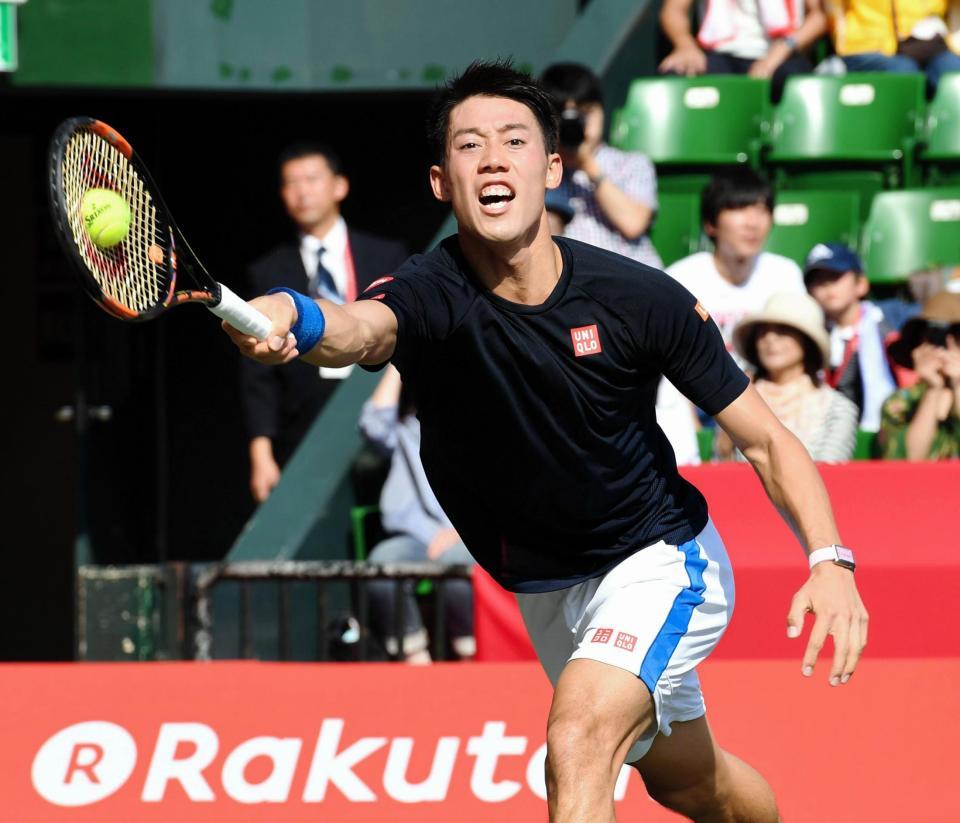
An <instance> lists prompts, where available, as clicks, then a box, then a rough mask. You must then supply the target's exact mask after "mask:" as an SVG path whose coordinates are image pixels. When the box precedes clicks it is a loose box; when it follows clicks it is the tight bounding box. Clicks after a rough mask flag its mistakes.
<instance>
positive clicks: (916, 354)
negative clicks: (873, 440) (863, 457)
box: [879, 291, 960, 460]
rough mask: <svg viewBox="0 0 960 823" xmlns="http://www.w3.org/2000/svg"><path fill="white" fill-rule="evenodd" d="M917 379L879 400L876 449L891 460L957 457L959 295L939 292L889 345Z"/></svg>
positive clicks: (894, 356)
mask: <svg viewBox="0 0 960 823" xmlns="http://www.w3.org/2000/svg"><path fill="white" fill-rule="evenodd" d="M890 357H891V359H892V360H893V362H894V363H896V364H897V365H899V366H905V367H908V368H912V369H913V370H914V371H915V372H916V375H917V377H918V381H917V383H916V384H915V385H913V386H910V388H906V389H900V390H899V391H897V392H896V393H895V394H893V395H892V396H891V397H890V398H889V399H888V400H887V402H886V403H884V404H883V419H882V424H881V427H880V437H879V439H880V447H881V450H882V452H883V456H884V457H885V458H889V459H898V458H900V459H902V458H906V459H907V460H943V459H947V458H951V457H952V458H957V457H960V294H956V293H954V292H950V291H942V292H940V293H939V294H935V295H934V296H933V297H931V298H930V299H929V300H927V302H926V303H924V304H923V309H922V311H921V312H920V316H919V317H915V318H913V319H912V320H909V321H907V323H906V325H904V327H903V331H902V332H901V334H900V339H899V340H897V341H896V342H895V343H893V344H892V345H891V346H890Z"/></svg>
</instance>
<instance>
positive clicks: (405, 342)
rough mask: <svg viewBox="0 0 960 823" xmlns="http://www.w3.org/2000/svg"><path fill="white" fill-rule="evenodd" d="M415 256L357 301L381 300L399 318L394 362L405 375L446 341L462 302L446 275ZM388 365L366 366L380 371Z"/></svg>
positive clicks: (418, 256)
mask: <svg viewBox="0 0 960 823" xmlns="http://www.w3.org/2000/svg"><path fill="white" fill-rule="evenodd" d="M424 259H425V255H414V256H413V257H411V258H410V259H409V260H407V262H406V263H404V264H403V265H402V266H401V267H400V268H399V269H397V271H396V272H395V273H394V274H392V275H389V276H387V277H381V278H380V279H379V280H374V281H373V283H371V284H370V285H369V286H368V287H367V289H366V291H364V292H363V294H361V295H360V296H359V297H358V298H357V300H378V301H380V302H381V303H383V304H384V305H385V306H386V307H387V308H389V309H390V310H391V311H392V312H393V313H394V315H395V316H396V318H397V343H396V346H395V348H394V352H393V355H392V356H391V357H390V361H391V362H393V363H394V364H395V365H396V366H397V368H398V369H399V370H400V373H401V374H404V373H405V371H407V369H405V368H404V367H405V366H408V367H409V366H414V365H415V363H416V362H417V360H418V359H419V356H420V352H421V351H423V348H424V346H428V345H430V344H431V343H435V342H438V341H440V340H443V339H444V338H445V337H446V336H447V335H448V334H449V333H450V330H451V329H452V328H453V325H454V323H455V315H456V305H457V303H458V302H459V301H458V299H457V297H458V295H457V294H456V289H455V286H454V285H453V284H452V283H451V282H449V278H446V277H445V276H444V275H443V274H442V273H438V272H436V271H434V270H433V269H432V268H431V267H430V266H429V265H425V264H424ZM385 365H386V362H384V363H378V364H376V365H373V366H363V368H365V369H367V370H368V371H379V370H380V369H382V368H383V367H384V366H385Z"/></svg>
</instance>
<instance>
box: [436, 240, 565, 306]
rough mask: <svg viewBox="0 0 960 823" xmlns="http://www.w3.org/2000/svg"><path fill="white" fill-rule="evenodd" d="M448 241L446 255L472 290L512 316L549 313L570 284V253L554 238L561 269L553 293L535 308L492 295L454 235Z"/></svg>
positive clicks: (561, 242)
mask: <svg viewBox="0 0 960 823" xmlns="http://www.w3.org/2000/svg"><path fill="white" fill-rule="evenodd" d="M450 239H451V240H452V242H451V243H449V244H448V245H447V246H446V250H447V253H448V254H449V255H450V256H451V257H452V258H453V260H454V262H455V263H456V264H457V265H458V266H459V267H460V269H461V270H462V271H463V272H464V274H466V276H467V278H468V279H469V280H470V282H471V283H472V284H473V286H474V288H476V290H477V291H478V292H479V293H480V294H481V295H482V296H483V297H484V298H485V299H486V300H487V301H489V302H490V303H493V305H495V306H496V307H497V308H500V309H503V310H504V311H508V312H512V313H513V314H542V313H543V312H546V311H549V310H550V309H551V308H553V307H554V306H555V305H556V304H557V303H559V302H560V300H561V299H562V298H563V295H564V294H565V293H566V291H567V286H568V285H569V283H570V279H571V277H572V276H573V256H572V254H571V253H570V249H569V247H568V246H567V244H566V243H565V242H563V240H562V239H561V238H559V237H554V238H553V242H554V243H556V245H557V248H559V249H560V257H561V259H562V260H563V268H562V269H561V271H560V277H559V279H558V280H557V282H556V283H555V284H554V287H553V291H551V292H550V295H549V296H548V297H547V299H546V300H544V301H543V302H542V303H538V304H537V305H535V306H528V305H527V304H526V303H515V302H514V301H513V300H507V299H506V298H505V297H501V296H500V295H498V294H494V292H492V291H491V290H490V289H488V288H487V287H486V286H485V285H484V284H483V282H482V281H481V280H480V278H479V277H478V276H477V274H476V272H474V270H473V267H472V266H471V265H470V262H469V261H468V260H467V258H466V256H465V255H464V254H463V251H462V250H461V248H460V243H459V241H458V240H457V236H456V235H454V236H453V237H452V238H450Z"/></svg>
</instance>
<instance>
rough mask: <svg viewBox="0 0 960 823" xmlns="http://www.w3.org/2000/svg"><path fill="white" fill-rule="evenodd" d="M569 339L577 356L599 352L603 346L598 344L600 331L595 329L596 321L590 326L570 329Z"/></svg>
mask: <svg viewBox="0 0 960 823" xmlns="http://www.w3.org/2000/svg"><path fill="white" fill-rule="evenodd" d="M570 339H571V340H573V353H574V355H576V356H577V357H585V356H586V355H588V354H600V352H602V351H603V346H601V345H600V332H599V331H597V324H596V323H594V324H593V325H592V326H580V328H578V329H570Z"/></svg>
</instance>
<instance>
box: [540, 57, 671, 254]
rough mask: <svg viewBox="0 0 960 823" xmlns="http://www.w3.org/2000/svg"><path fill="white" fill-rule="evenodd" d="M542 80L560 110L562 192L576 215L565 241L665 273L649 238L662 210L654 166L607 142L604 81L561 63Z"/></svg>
mask: <svg viewBox="0 0 960 823" xmlns="http://www.w3.org/2000/svg"><path fill="white" fill-rule="evenodd" d="M541 80H542V82H543V85H544V86H545V87H546V89H547V91H548V92H549V93H550V95H551V96H552V97H553V99H554V100H555V101H556V104H557V107H558V108H559V109H560V155H561V157H562V158H563V168H564V175H563V182H562V183H561V184H560V188H559V189H558V191H559V193H560V194H561V196H563V197H566V198H567V199H568V200H569V202H570V205H571V206H573V210H574V217H573V219H572V220H571V221H570V223H569V224H568V225H567V228H566V232H565V234H566V236H567V237H572V238H574V239H575V240H582V241H583V242H585V243H592V244H593V245H594V246H599V247H600V248H601V249H607V250H608V251H613V252H616V253H617V254H622V255H623V256H624V257H630V258H632V259H634V260H639V261H640V262H641V263H646V264H647V265H648V266H654V267H655V268H660V266H661V265H662V264H661V262H660V256H659V255H658V254H657V250H656V249H655V248H654V247H653V243H652V242H651V241H650V236H649V234H648V231H649V229H650V223H651V221H652V220H653V215H654V213H655V212H656V210H657V175H656V172H655V171H654V168H653V163H651V162H650V160H649V159H648V158H647V157H646V156H644V155H642V154H639V153H637V152H623V151H619V150H618V149H615V148H612V147H611V146H608V145H607V144H606V143H604V142H603V129H604V111H603V97H602V94H601V90H600V81H599V80H598V79H597V77H596V75H594V74H593V72H592V71H590V69H588V68H587V67H586V66H581V65H578V64H576V63H556V64H554V65H552V66H550V67H549V68H547V70H546V71H544V73H543V76H542V78H541Z"/></svg>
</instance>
